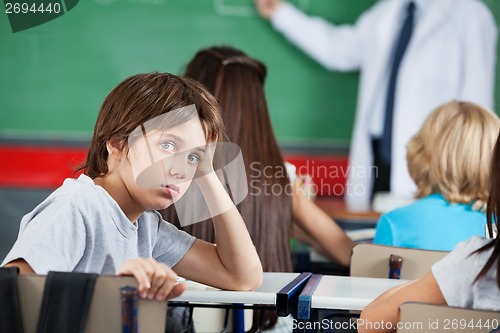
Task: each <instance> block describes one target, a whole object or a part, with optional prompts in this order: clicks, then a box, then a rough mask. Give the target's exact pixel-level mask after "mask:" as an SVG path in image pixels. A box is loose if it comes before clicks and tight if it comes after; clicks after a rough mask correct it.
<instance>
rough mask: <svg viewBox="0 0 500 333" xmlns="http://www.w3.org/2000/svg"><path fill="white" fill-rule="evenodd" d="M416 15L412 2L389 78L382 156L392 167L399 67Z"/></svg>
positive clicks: (397, 42) (381, 142)
mask: <svg viewBox="0 0 500 333" xmlns="http://www.w3.org/2000/svg"><path fill="white" fill-rule="evenodd" d="M414 13H415V4H414V3H413V2H410V3H409V4H408V5H407V8H406V18H405V20H404V22H403V26H402V27H401V31H400V32H399V36H398V39H397V41H396V44H395V50H394V56H393V62H392V68H391V74H390V75H391V76H390V77H389V85H388V87H387V99H386V103H385V120H384V132H383V133H382V138H381V140H380V156H381V158H382V160H383V161H384V162H386V163H387V165H391V150H392V120H393V114H394V97H395V94H396V82H397V79H398V71H399V65H400V64H401V60H402V59H403V56H404V53H405V51H406V48H407V46H408V44H409V42H410V38H411V35H412V32H413V21H414Z"/></svg>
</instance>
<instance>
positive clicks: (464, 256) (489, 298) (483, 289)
mask: <svg viewBox="0 0 500 333" xmlns="http://www.w3.org/2000/svg"><path fill="white" fill-rule="evenodd" d="M489 242H491V239H485V238H481V237H479V236H474V237H472V238H470V239H469V240H467V241H465V242H461V243H459V244H458V245H457V246H456V247H455V249H454V250H453V251H452V252H450V254H448V255H447V256H446V257H444V258H443V259H442V260H440V261H438V262H437V263H435V264H434V265H433V266H432V273H433V275H434V277H435V278H436V281H437V283H438V285H439V289H441V292H442V293H443V296H444V298H445V300H446V303H448V305H449V306H457V307H463V308H473V309H484V310H495V311H498V310H500V288H499V286H498V284H497V280H496V271H497V261H496V260H495V263H494V264H493V266H492V267H491V269H490V270H489V271H488V272H487V274H486V275H485V276H484V277H482V278H481V279H479V280H478V281H477V282H476V283H474V280H475V279H476V276H477V274H478V273H479V272H480V271H481V269H482V268H483V267H484V265H485V264H486V261H487V260H488V258H489V257H490V256H491V253H492V251H493V248H490V249H488V250H487V251H483V252H480V253H475V254H472V255H471V253H473V252H474V251H476V250H477V249H479V248H481V247H482V246H484V245H486V244H488V243H489Z"/></svg>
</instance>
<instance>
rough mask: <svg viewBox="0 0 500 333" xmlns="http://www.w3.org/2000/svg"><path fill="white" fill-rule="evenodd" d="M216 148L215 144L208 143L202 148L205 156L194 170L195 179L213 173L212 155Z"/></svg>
mask: <svg viewBox="0 0 500 333" xmlns="http://www.w3.org/2000/svg"><path fill="white" fill-rule="evenodd" d="M216 147H217V142H209V143H208V144H207V145H206V146H205V147H204V149H205V154H204V155H203V158H202V159H201V161H200V163H199V164H198V167H197V169H196V176H195V177H196V178H199V177H203V176H205V175H208V174H211V173H213V172H214V154H215V148H216Z"/></svg>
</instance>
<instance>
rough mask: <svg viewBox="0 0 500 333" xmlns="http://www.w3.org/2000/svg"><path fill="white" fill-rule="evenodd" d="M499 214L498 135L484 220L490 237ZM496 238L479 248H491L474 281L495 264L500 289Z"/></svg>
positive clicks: (499, 242)
mask: <svg viewBox="0 0 500 333" xmlns="http://www.w3.org/2000/svg"><path fill="white" fill-rule="evenodd" d="M499 212H500V133H499V135H498V138H497V142H496V144H495V148H494V150H493V156H492V157H491V173H490V196H489V198H488V207H487V209H486V218H487V221H488V222H487V223H488V231H489V233H490V235H492V232H493V225H495V226H496V227H497V230H498V214H499ZM498 238H499V237H498V236H497V237H496V238H495V239H493V240H492V241H491V242H490V243H488V244H486V245H485V246H483V247H481V248H480V249H479V250H477V251H476V253H478V252H483V251H486V250H488V249H491V248H493V252H492V253H491V255H490V257H489V258H488V261H486V264H485V265H484V267H483V268H482V269H481V271H480V272H479V274H478V275H477V277H476V279H475V281H477V280H479V279H480V278H481V277H484V276H485V275H486V273H487V272H488V271H489V270H490V269H491V268H492V267H493V266H494V265H495V264H496V277H497V285H498V287H499V288H500V241H499V240H498Z"/></svg>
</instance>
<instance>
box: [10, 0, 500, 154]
mask: <svg viewBox="0 0 500 333" xmlns="http://www.w3.org/2000/svg"><path fill="white" fill-rule="evenodd" d="M73 2H74V1H73ZM291 2H292V3H294V4H296V5H297V6H298V7H300V8H302V9H303V10H304V11H306V12H307V13H310V14H314V15H319V16H322V17H325V18H326V19H329V20H332V21H333V22H336V23H348V22H354V21H355V19H356V18H357V17H358V16H359V14H360V13H361V12H363V11H364V10H365V9H366V8H368V7H370V6H371V5H373V3H374V2H375V0H292V1H291ZM487 3H488V5H490V6H491V8H493V10H494V12H495V13H496V14H499V15H500V7H499V4H498V1H497V0H489V1H487ZM223 44H224V45H231V46H234V47H237V48H240V49H242V50H244V51H245V52H247V53H248V54H250V55H252V56H254V57H256V58H258V59H261V60H262V61H263V62H265V63H266V64H267V66H268V79H267V82H266V91H267V95H268V101H269V107H270V111H271V117H272V121H273V124H274V127H275V130H276V134H277V136H278V139H279V140H280V142H281V143H292V144H293V143H310V144H317V143H320V144H321V143H324V144H332V145H340V146H342V145H347V144H348V142H349V139H350V136H351V131H352V125H353V119H354V113H355V106H356V93H357V85H358V76H357V74H356V73H348V74H345V73H334V72H329V71H327V70H325V69H324V68H322V67H321V66H320V65H318V64H317V63H316V62H314V61H313V60H311V59H310V58H309V57H308V56H306V55H305V54H303V53H302V52H301V51H299V50H297V49H296V48H295V47H294V46H292V45H291V44H289V43H288V42H287V41H286V40H285V39H284V38H283V37H282V36H281V35H280V34H278V33H276V32H274V31H273V29H272V28H271V26H270V24H269V23H268V22H267V21H264V20H262V19H261V18H260V17H259V16H258V15H257V13H256V11H255V9H254V6H253V0H80V2H79V3H78V4H77V5H76V6H75V7H74V8H73V9H72V10H71V11H69V12H67V13H66V14H64V15H62V16H60V17H58V18H56V19H54V20H52V21H50V22H47V23H45V24H43V25H40V26H37V27H34V28H31V29H28V30H25V31H21V32H17V33H13V32H12V31H11V28H10V25H9V21H8V18H7V15H6V14H5V7H4V8H2V12H1V13H0V91H1V95H0V137H9V136H10V137H12V136H14V137H19V136H20V137H28V138H35V139H36V138H37V137H47V136H48V137H57V138H63V139H64V138H73V137H78V138H84V139H85V138H90V136H91V133H92V128H93V125H94V121H95V118H96V115H97V112H98V110H99V107H100V104H101V102H102V101H103V99H104V97H105V96H106V94H107V93H108V92H109V91H110V90H111V89H112V88H113V87H114V86H115V85H116V84H117V83H118V82H119V81H121V80H122V79H124V78H125V77H127V76H129V75H132V74H135V73H139V72H149V71H168V72H172V73H177V74H180V73H182V71H183V69H184V66H185V65H186V63H187V62H188V61H189V60H190V59H191V58H192V57H193V55H194V54H195V53H196V51H197V50H198V49H200V48H203V47H207V46H212V45H223ZM498 95H500V94H498V89H497V96H498Z"/></svg>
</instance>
